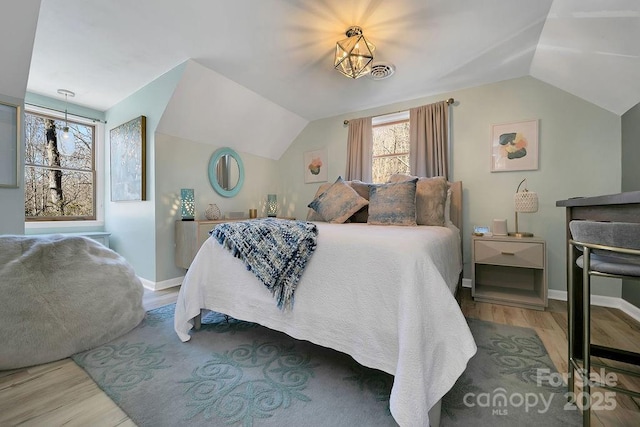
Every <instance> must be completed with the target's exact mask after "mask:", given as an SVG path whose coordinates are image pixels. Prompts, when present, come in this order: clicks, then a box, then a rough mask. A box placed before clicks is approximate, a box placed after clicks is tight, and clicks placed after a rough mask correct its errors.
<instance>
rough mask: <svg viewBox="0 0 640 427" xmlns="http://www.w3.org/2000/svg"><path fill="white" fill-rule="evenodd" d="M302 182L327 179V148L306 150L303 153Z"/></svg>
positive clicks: (307, 182)
mask: <svg viewBox="0 0 640 427" xmlns="http://www.w3.org/2000/svg"><path fill="white" fill-rule="evenodd" d="M303 160H304V182H305V184H309V183H313V182H325V181H326V180H327V176H328V173H327V169H328V168H329V165H328V164H327V149H326V148H322V149H320V150H314V151H307V152H306V153H304V159H303Z"/></svg>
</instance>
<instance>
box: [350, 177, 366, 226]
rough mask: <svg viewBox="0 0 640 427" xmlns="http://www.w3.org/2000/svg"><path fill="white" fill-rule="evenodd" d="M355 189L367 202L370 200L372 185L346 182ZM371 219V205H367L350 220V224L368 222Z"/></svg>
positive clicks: (360, 182)
mask: <svg viewBox="0 0 640 427" xmlns="http://www.w3.org/2000/svg"><path fill="white" fill-rule="evenodd" d="M345 182H346V183H347V184H349V185H350V186H351V188H353V189H354V190H355V191H356V193H358V195H359V196H360V197H362V198H364V199H366V200H369V189H370V187H371V184H369V183H366V182H362V181H357V180H354V181H345ZM368 219H369V205H366V206H364V207H362V208H360V210H359V211H358V212H356V213H354V214H353V215H351V217H350V218H349V222H367V220H368Z"/></svg>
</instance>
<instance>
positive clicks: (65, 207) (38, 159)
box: [24, 112, 96, 221]
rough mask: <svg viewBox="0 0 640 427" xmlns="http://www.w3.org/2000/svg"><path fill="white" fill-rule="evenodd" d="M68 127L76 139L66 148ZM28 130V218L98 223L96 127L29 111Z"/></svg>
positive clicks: (26, 169) (26, 175)
mask: <svg viewBox="0 0 640 427" xmlns="http://www.w3.org/2000/svg"><path fill="white" fill-rule="evenodd" d="M65 124H68V126H69V128H70V130H71V132H72V135H73V139H72V143H71V144H65V145H64V146H62V144H61V138H59V137H58V131H59V130H60V129H62V127H63V126H65ZM24 131H25V144H26V147H25V171H24V184H25V185H24V187H25V201H24V213H25V219H26V220H27V221H41V220H47V221H52V220H64V221H69V220H94V219H95V218H96V208H95V198H96V196H95V195H96V191H95V190H96V189H95V182H96V171H95V144H94V141H95V126H93V125H88V124H83V123H78V122H73V121H68V122H65V121H63V120H59V119H56V118H53V117H48V116H46V115H43V114H36V113H31V112H26V113H25V127H24Z"/></svg>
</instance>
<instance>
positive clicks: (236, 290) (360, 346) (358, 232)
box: [175, 222, 476, 426]
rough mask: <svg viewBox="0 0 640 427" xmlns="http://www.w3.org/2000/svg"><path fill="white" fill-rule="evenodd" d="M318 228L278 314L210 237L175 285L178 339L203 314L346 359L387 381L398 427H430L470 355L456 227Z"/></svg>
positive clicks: (186, 335)
mask: <svg viewBox="0 0 640 427" xmlns="http://www.w3.org/2000/svg"><path fill="white" fill-rule="evenodd" d="M316 224H317V225H318V229H319V233H318V247H317V249H316V251H315V253H314V254H313V256H312V257H311V260H310V261H309V263H308V264H307V267H306V270H305V272H304V274H303V276H302V278H301V280H300V282H299V285H298V288H297V290H296V293H295V301H294V306H293V309H292V310H291V311H286V312H283V311H281V310H280V309H278V308H277V306H276V302H275V299H274V298H273V296H272V295H271V293H270V292H269V291H268V290H267V289H266V287H265V286H264V285H263V284H262V283H261V282H260V281H259V280H258V279H257V278H256V277H255V276H254V275H253V273H251V272H249V271H247V270H246V268H245V266H244V264H243V262H242V261H241V260H239V259H237V258H234V257H233V256H232V255H231V253H230V252H229V251H228V250H226V249H224V248H223V247H222V246H221V245H220V244H218V243H217V242H216V241H215V240H214V239H211V238H209V239H208V240H207V241H206V242H205V243H204V244H203V245H202V248H201V249H200V251H199V252H198V254H197V255H196V257H195V259H194V261H193V263H192V264H191V267H190V268H189V270H188V272H187V274H186V276H185V279H184V282H183V283H182V287H181V289H180V293H179V296H178V301H177V304H176V311H175V330H176V333H177V334H178V336H179V337H180V339H181V340H182V341H188V340H189V339H190V336H189V331H190V329H191V328H192V327H193V318H194V317H195V316H197V315H198V314H199V313H200V309H209V310H215V311H219V312H221V313H225V314H228V315H230V316H232V317H235V318H238V319H242V320H247V321H252V322H256V323H259V324H261V325H264V326H266V327H268V328H271V329H276V330H279V331H282V332H285V333H287V334H288V335H290V336H292V337H294V338H297V339H304V340H308V341H311V342H314V343H316V344H319V345H322V346H325V347H329V348H333V349H336V350H338V351H341V352H344V353H347V354H349V355H351V356H352V357H353V358H354V359H355V360H357V361H358V362H359V363H361V364H362V365H365V366H369V367H373V368H377V369H381V370H383V371H385V372H388V373H390V374H392V375H394V376H395V378H394V383H393V388H392V391H391V400H390V407H391V413H392V415H393V417H394V419H395V420H396V422H397V423H398V424H400V425H401V426H425V425H428V414H427V413H428V411H429V409H430V408H431V407H432V406H434V405H435V404H436V403H437V402H438V401H439V400H440V399H441V398H442V396H444V394H445V393H446V392H447V391H449V389H450V388H451V387H452V386H453V384H454V383H455V381H456V380H457V378H458V377H459V376H460V375H461V374H462V372H463V371H464V370H465V368H466V365H467V362H468V360H469V359H470V358H471V357H472V356H473V355H474V354H475V352H476V345H475V342H474V340H473V337H472V336H471V332H470V331H469V328H468V326H467V323H466V321H465V319H464V316H463V315H462V312H461V311H460V308H459V307H458V305H457V303H456V301H455V298H454V297H453V290H454V289H455V286H456V284H457V281H458V276H459V273H460V271H461V268H462V266H461V259H460V236H459V231H458V229H457V228H455V227H454V226H450V227H448V228H445V227H427V226H419V227H401V226H371V225H367V224H329V223H323V222H318V223H316Z"/></svg>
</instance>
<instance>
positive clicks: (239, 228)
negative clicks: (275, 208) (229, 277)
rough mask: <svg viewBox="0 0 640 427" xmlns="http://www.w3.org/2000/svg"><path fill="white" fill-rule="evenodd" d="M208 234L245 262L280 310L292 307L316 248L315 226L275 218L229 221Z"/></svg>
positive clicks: (316, 230) (316, 232)
mask: <svg viewBox="0 0 640 427" xmlns="http://www.w3.org/2000/svg"><path fill="white" fill-rule="evenodd" d="M211 235H212V236H213V237H215V238H216V240H217V241H218V242H219V243H220V244H221V245H223V246H224V247H225V248H227V249H229V250H230V251H231V252H232V253H233V255H234V256H235V257H237V258H240V259H241V260H243V261H244V263H245V264H246V266H247V270H249V271H251V272H253V274H255V275H256V277H258V279H260V280H261V281H262V283H264V285H265V286H266V287H267V288H268V289H269V290H270V291H271V293H272V294H273V295H274V297H275V298H276V301H277V302H278V307H279V308H281V309H286V308H292V307H293V294H294V292H295V289H296V286H297V284H298V281H299V280H300V277H301V276H302V273H303V271H304V268H305V266H306V265H307V262H308V261H309V259H310V258H311V255H313V251H314V250H315V249H316V245H317V238H318V228H317V227H316V225H315V224H313V223H311V222H305V221H289V220H280V219H275V218H266V219H257V220H251V221H240V222H228V223H224V224H220V225H218V226H217V227H216V228H214V229H213V231H212V232H211Z"/></svg>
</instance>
